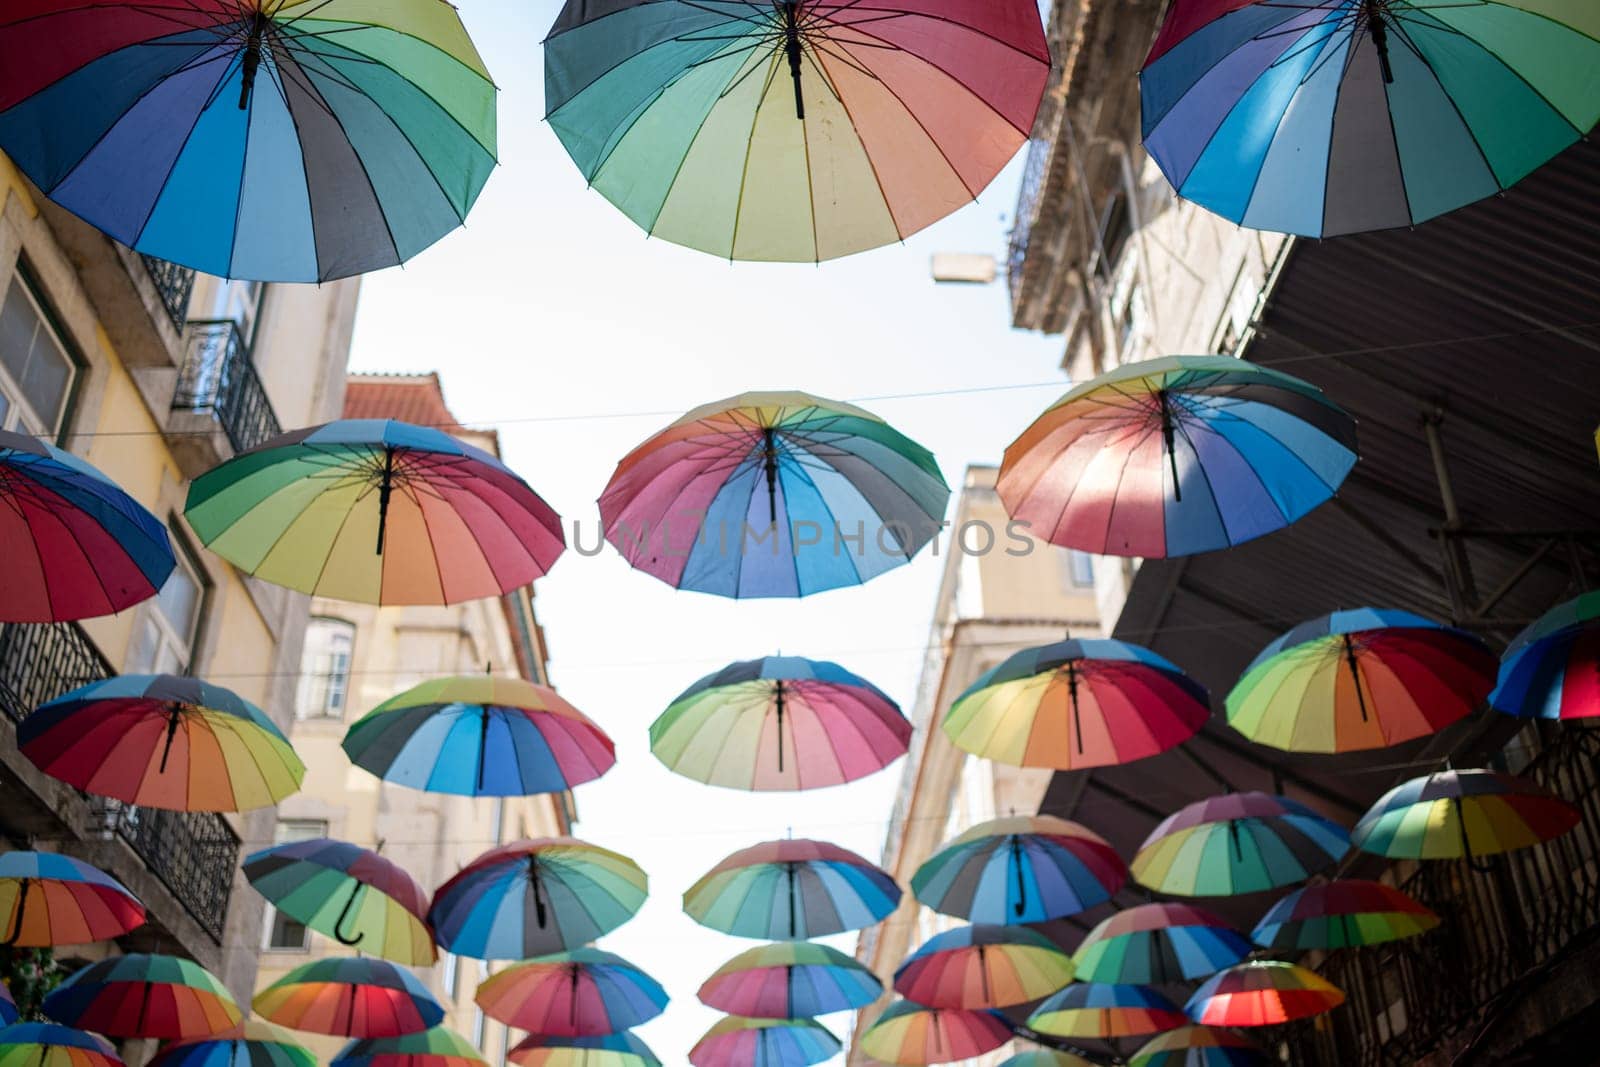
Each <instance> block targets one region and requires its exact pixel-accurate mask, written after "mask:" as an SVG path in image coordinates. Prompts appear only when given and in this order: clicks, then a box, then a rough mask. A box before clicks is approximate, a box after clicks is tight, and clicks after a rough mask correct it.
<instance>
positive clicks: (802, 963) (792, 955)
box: [699, 941, 883, 1019]
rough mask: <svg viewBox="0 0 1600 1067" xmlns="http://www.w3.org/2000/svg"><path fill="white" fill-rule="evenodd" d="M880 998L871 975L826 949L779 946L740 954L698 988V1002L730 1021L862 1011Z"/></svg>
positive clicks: (796, 943) (802, 944) (878, 986)
mask: <svg viewBox="0 0 1600 1067" xmlns="http://www.w3.org/2000/svg"><path fill="white" fill-rule="evenodd" d="M882 994H883V983H882V982H880V981H878V978H877V976H876V975H874V974H873V973H872V972H871V971H869V970H867V968H865V967H863V966H862V965H861V964H860V963H857V962H856V960H855V957H853V956H847V955H845V954H844V953H843V952H840V951H839V950H838V949H836V948H829V947H828V946H827V945H813V944H811V943H809V942H806V941H779V942H776V943H774V944H770V945H757V946H756V947H755V948H752V949H746V950H745V951H743V952H741V953H739V954H738V955H737V956H735V957H734V958H733V959H731V960H729V961H728V962H727V963H724V964H723V965H722V966H721V967H718V968H717V969H716V971H715V972H714V973H713V974H712V975H711V977H710V978H707V979H706V980H705V982H704V983H703V984H702V985H701V986H700V992H699V996H700V1001H701V1002H702V1003H703V1004H705V1005H707V1006H708V1007H712V1008H716V1009H717V1010H718V1011H725V1012H727V1013H729V1014H730V1015H748V1016H754V1017H757V1018H762V1019H798V1018H810V1017H812V1016H815V1015H827V1014H828V1013H830V1012H835V1011H850V1010H853V1009H855V1008H864V1007H866V1006H867V1005H868V1004H871V1003H872V1002H873V1001H875V1000H877V999H878V997H879V996H881V995H882Z"/></svg>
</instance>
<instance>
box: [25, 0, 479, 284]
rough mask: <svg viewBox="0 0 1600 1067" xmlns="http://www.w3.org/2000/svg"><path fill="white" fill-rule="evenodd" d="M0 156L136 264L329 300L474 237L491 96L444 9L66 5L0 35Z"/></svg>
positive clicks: (44, 7) (413, 2)
mask: <svg viewBox="0 0 1600 1067" xmlns="http://www.w3.org/2000/svg"><path fill="white" fill-rule="evenodd" d="M0 54H3V55H7V56H15V57H18V58H17V59H16V60H15V61H13V62H9V63H7V64H6V67H5V75H4V77H0V146H3V147H4V149H5V151H6V153H7V154H8V155H10V156H11V158H12V160H13V161H14V162H15V163H16V164H17V166H18V167H19V168H21V170H22V171H23V172H24V173H26V174H27V175H28V177H30V178H32V179H33V181H34V184H36V185H38V186H39V188H40V189H42V190H44V192H45V194H46V195H47V196H49V197H50V198H51V199H52V200H54V201H55V202H56V203H58V204H60V205H61V206H62V207H64V208H66V209H67V210H68V211H70V212H72V213H73V214H75V215H78V216H79V217H81V218H83V219H84V220H85V221H87V222H88V223H90V224H91V225H93V226H95V227H97V228H98V229H101V230H104V231H105V232H106V233H107V234H108V235H109V236H111V237H113V238H115V239H116V240H118V241H120V242H121V243H123V244H125V245H128V246H130V247H132V248H134V249H136V250H137V251H140V252H143V253H145V254H147V255H151V256H156V257H159V258H161V259H165V260H170V261H172V262H174V263H181V264H183V265H184V266H186V267H192V268H194V269H195V270H200V271H205V272H206V273H207V274H214V275H218V276H220V277H225V278H251V279H255V280H259V281H275V282H322V281H328V280H329V279H332V278H342V277H346V276H348V275H354V274H362V273H365V272H367V271H373V270H378V269H380V268H383V267H388V266H392V265H394V264H396V263H400V262H403V261H404V260H406V259H409V258H410V257H411V256H413V255H415V254H417V253H418V252H420V251H421V250H422V249H424V248H426V247H427V246H428V245H430V244H432V243H433V242H434V241H436V240H438V239H439V238H440V237H442V236H444V235H445V234H446V233H448V232H450V231H451V230H453V229H455V228H456V227H457V226H459V225H461V221H462V219H463V218H465V216H466V214H467V210H468V209H469V208H470V207H471V206H472V203H473V201H474V200H476V199H477V196H478V191H479V190H480V189H482V188H483V183H484V182H485V181H486V180H487V179H488V177H489V173H490V171H491V170H493V169H494V165H495V159H494V152H495V88H494V85H493V83H492V82H490V80H489V74H488V72H487V71H485V70H484V68H483V61H482V60H481V59H479V58H478V53H477V51H476V50H475V49H474V48H473V46H472V42H471V41H470V40H468V38H467V33H466V30H465V29H463V28H462V25H461V21H460V19H459V18H457V17H456V13H455V9H454V8H453V7H450V6H449V5H446V4H439V3H437V2H434V0H388V2H385V3H382V4H371V3H366V2H363V0H281V2H275V3H267V2H262V0H246V2H242V3H235V2H232V0H197V2H194V3H189V2H185V0H156V2H150V3H117V4H99V3H97V4H94V5H92V6H88V7H85V6H84V5H81V4H77V3H63V2H55V0H53V2H50V3H46V4H30V5H28V6H27V7H21V8H12V9H10V10H9V11H8V12H7V14H6V16H5V17H3V18H0Z"/></svg>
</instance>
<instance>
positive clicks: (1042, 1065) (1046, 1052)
mask: <svg viewBox="0 0 1600 1067" xmlns="http://www.w3.org/2000/svg"><path fill="white" fill-rule="evenodd" d="M998 1067H1093V1064H1092V1063H1091V1062H1090V1061H1089V1060H1086V1059H1084V1058H1083V1057H1082V1056H1074V1055H1073V1054H1072V1053H1070V1052H1061V1051H1058V1050H1056V1049H1049V1048H1031V1049H1029V1050H1028V1051H1026V1052H1019V1053H1017V1054H1016V1055H1015V1056H1008V1057H1006V1058H1005V1059H1003V1060H1001V1061H1000V1063H999V1064H998Z"/></svg>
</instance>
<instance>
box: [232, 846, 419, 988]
mask: <svg viewBox="0 0 1600 1067" xmlns="http://www.w3.org/2000/svg"><path fill="white" fill-rule="evenodd" d="M243 867H244V876H245V877H246V878H248V879H249V880H250V884H251V885H253V886H255V888H256V891H257V892H259V893H260V894H261V895H262V896H264V897H266V898H267V900H269V901H271V902H272V906H273V907H275V908H277V909H278V910H279V911H281V912H283V913H284V914H285V915H287V916H289V918H291V919H293V920H294V921H295V922H298V923H301V924H303V925H305V926H308V927H310V928H311V929H313V930H317V931H319V932H321V933H324V934H327V935H328V936H329V937H332V938H334V939H336V940H337V941H338V942H339V943H340V944H341V945H350V946H353V947H356V948H358V949H359V950H360V951H362V952H365V953H368V954H370V955H373V956H381V957H382V958H384V959H386V960H394V961H395V962H396V963H405V964H409V965H411V966H414V967H426V966H429V965H431V964H432V963H433V962H434V961H435V960H437V959H438V958H439V953H438V951H437V950H436V949H435V948H434V946H433V932H432V931H431V930H429V929H428V897H427V894H426V892H424V890H423V888H422V887H421V886H420V885H418V884H417V881H416V879H415V878H412V877H411V876H410V875H409V874H407V873H406V872H405V871H404V870H402V869H401V868H400V867H399V866H397V865H396V864H394V863H391V862H390V861H388V860H386V859H384V858H383V857H382V856H380V855H378V854H377V853H376V852H372V851H370V850H368V849H364V848H360V847H358V846H356V845H352V844H349V843H348V842H345V841H333V840H330V839H329V838H326V837H319V838H315V839H313V840H310V841H291V842H289V843H288V844H284V845H274V846H273V847H272V848H266V849H262V850H261V851H260V852H256V853H253V854H252V855H250V856H247V857H245V861H244V864H243Z"/></svg>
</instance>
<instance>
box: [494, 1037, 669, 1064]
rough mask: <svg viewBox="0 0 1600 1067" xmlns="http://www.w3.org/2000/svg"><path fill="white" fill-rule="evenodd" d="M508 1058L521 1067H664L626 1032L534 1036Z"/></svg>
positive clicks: (647, 1049) (514, 1050) (643, 1044)
mask: <svg viewBox="0 0 1600 1067" xmlns="http://www.w3.org/2000/svg"><path fill="white" fill-rule="evenodd" d="M506 1058H507V1059H509V1060H510V1061H511V1062H512V1063H515V1064H517V1065H518V1067H661V1061H660V1060H658V1059H656V1054H655V1053H654V1052H651V1051H650V1046H649V1045H646V1044H645V1043H644V1042H643V1041H640V1040H639V1039H638V1038H637V1037H634V1036H633V1035H632V1034H630V1033H628V1032H626V1031H624V1032H622V1033H620V1034H605V1035H603V1036H599V1037H550V1036H548V1035H546V1034H532V1035H530V1036H528V1037H525V1038H523V1039H522V1041H521V1042H520V1043H519V1044H517V1046H516V1047H515V1048H513V1049H512V1050H511V1051H510V1052H509V1053H508V1054H507V1055H506Z"/></svg>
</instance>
